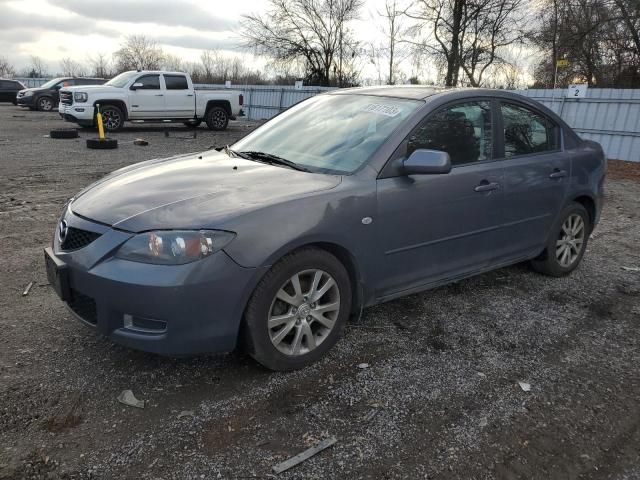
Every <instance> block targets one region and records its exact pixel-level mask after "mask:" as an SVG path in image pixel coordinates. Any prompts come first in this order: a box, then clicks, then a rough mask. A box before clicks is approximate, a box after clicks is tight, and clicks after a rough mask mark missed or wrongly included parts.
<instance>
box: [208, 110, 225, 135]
mask: <svg viewBox="0 0 640 480" xmlns="http://www.w3.org/2000/svg"><path fill="white" fill-rule="evenodd" d="M206 117H207V127H209V130H218V131H219V130H224V129H226V128H227V125H229V114H228V113H227V111H226V110H225V109H224V108H222V107H211V108H210V109H209V111H207V115H206Z"/></svg>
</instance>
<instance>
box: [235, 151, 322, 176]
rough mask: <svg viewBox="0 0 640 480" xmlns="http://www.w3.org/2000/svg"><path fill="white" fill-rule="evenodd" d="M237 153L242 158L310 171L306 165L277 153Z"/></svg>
mask: <svg viewBox="0 0 640 480" xmlns="http://www.w3.org/2000/svg"><path fill="white" fill-rule="evenodd" d="M237 153H238V154H239V155H243V157H242V158H249V159H251V160H257V161H259V162H264V163H268V164H270V165H283V166H285V167H289V168H293V169H294V170H299V171H301V172H310V171H311V170H309V169H308V168H306V167H303V166H302V165H298V164H297V163H295V162H292V161H291V160H287V159H286V158H282V157H279V156H277V155H272V154H271V153H266V152H252V151H249V152H237Z"/></svg>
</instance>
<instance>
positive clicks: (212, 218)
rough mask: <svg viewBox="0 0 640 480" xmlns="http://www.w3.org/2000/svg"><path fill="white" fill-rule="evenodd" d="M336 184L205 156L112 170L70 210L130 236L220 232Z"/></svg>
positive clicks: (324, 177)
mask: <svg viewBox="0 0 640 480" xmlns="http://www.w3.org/2000/svg"><path fill="white" fill-rule="evenodd" d="M340 180H341V177H340V176H335V175H324V174H319V173H318V174H316V173H307V172H301V171H297V170H293V169H290V168H286V167H279V166H273V165H266V164H263V163H258V162H253V161H251V160H244V159H240V158H230V157H228V156H227V155H226V154H223V153H220V152H216V151H211V152H205V153H202V154H190V155H184V156H180V157H172V158H168V159H163V160H150V161H147V162H142V163H139V164H135V165H131V166H129V167H125V168H124V169H121V170H117V171H115V172H113V173H112V174H110V175H108V176H106V177H105V178H103V179H102V180H99V181H98V182H96V183H94V184H93V185H91V186H89V187H88V188H86V189H85V190H83V191H82V192H80V193H79V194H78V195H77V196H76V198H75V199H74V200H73V201H72V202H71V205H70V207H71V211H72V212H73V213H75V214H77V215H80V216H82V217H85V218H87V219H90V220H94V221H97V222H100V223H104V224H107V225H111V226H113V227H115V228H118V229H122V230H126V231H130V232H141V231H145V230H153V229H180V228H183V229H199V228H222V226H223V225H224V223H225V221H227V220H229V219H233V218H236V217H237V216H239V215H242V214H244V213H247V212H249V211H254V210H257V209H261V208H265V207H268V206H270V205H273V204H275V203H278V202H282V201H286V200H290V199H293V198H296V197H300V196H304V195H308V194H311V193H313V192H317V191H321V190H327V189H331V188H334V187H336V186H337V185H339V184H340Z"/></svg>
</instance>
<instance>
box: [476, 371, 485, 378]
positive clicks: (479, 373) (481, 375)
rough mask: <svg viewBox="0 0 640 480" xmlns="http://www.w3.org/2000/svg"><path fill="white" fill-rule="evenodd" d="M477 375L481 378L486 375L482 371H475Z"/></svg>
mask: <svg viewBox="0 0 640 480" xmlns="http://www.w3.org/2000/svg"><path fill="white" fill-rule="evenodd" d="M477 375H478V376H479V377H481V378H485V377H486V375H485V374H484V373H482V372H477Z"/></svg>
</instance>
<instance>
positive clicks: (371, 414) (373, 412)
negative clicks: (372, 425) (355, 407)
mask: <svg viewBox="0 0 640 480" xmlns="http://www.w3.org/2000/svg"><path fill="white" fill-rule="evenodd" d="M378 412H380V410H378V409H377V408H376V409H373V410H371V411H370V412H369V413H367V414H366V415H365V416H364V421H365V422H370V421H371V420H373V418H374V417H375V416H376V415H378Z"/></svg>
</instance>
